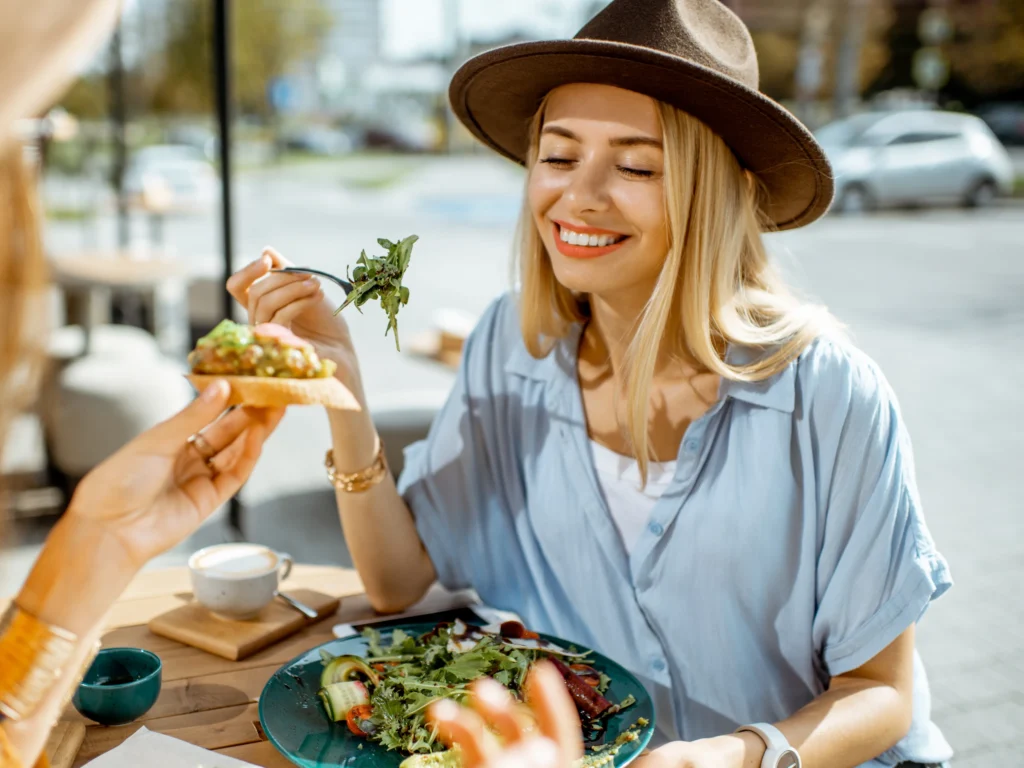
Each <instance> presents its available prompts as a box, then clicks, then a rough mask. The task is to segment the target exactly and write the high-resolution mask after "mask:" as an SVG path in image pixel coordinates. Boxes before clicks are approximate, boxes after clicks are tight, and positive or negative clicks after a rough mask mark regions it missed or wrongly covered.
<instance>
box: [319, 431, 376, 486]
mask: <svg viewBox="0 0 1024 768" xmlns="http://www.w3.org/2000/svg"><path fill="white" fill-rule="evenodd" d="M378 443H379V444H378V447H377V456H376V458H375V459H374V460H373V464H371V465H370V466H368V467H367V468H366V469H361V470H359V471H358V472H352V473H351V474H342V473H340V472H338V471H337V470H336V469H335V468H334V451H333V450H329V451H327V456H326V457H324V466H325V467H327V479H328V480H330V481H331V485H333V486H334V487H335V488H337V489H339V490H342V491H345V492H346V493H362V492H363V491H366V490H369V489H370V488H372V487H373V486H375V485H377V483H379V482H380V481H381V480H383V479H384V478H385V477H387V474H388V461H387V458H386V457H385V456H384V441H383V440H379V441H378Z"/></svg>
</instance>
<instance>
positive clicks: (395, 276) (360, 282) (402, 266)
mask: <svg viewBox="0 0 1024 768" xmlns="http://www.w3.org/2000/svg"><path fill="white" fill-rule="evenodd" d="M417 240H419V236H418V235H410V236H409V237H407V238H405V239H404V240H402V241H400V242H397V243H392V242H391V241H390V240H385V239H384V238H380V239H379V240H377V242H378V243H380V245H381V247H383V248H386V249H387V252H388V253H387V255H386V256H379V257H373V256H367V255H366V251H363V252H362V254H361V255H360V256H359V259H358V260H357V261H356V264H357V266H356V268H355V269H353V270H352V271H351V274H349V273H348V272H346V274H347V275H348V279H349V282H351V283H352V286H353V287H352V292H351V293H349V295H348V296H347V297H346V298H345V302H344V303H343V304H342V305H341V306H340V307H338V308H337V309H336V310H335V311H334V314H338V313H339V312H341V310H343V309H344V308H345V307H347V306H348V305H349V304H355V305H356V309H358V310H359V311H360V312H361V311H362V309H361V307H362V306H363V304H365V303H366V302H368V301H370V300H372V299H379V300H380V307H381V309H383V310H384V311H385V312H386V313H387V316H388V327H387V329H386V330H385V331H384V335H385V336H387V335H388V333H389V332H390V331H391V330H392V329H393V330H394V332H395V349H397V350H398V351H399V352H400V351H401V350H402V348H401V347H400V346H399V344H398V310H399V308H400V307H401V306H402V305H403V304H408V303H409V289H408V288H406V287H405V286H404V285H402V276H403V275H404V274H405V270H406V269H408V267H409V259H410V257H411V256H412V246H413V243H415V242H416V241H417Z"/></svg>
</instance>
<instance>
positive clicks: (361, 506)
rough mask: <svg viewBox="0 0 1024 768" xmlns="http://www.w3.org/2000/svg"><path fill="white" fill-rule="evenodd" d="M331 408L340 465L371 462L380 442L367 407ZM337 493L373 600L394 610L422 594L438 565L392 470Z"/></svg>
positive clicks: (351, 468) (347, 468) (349, 467)
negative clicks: (381, 477) (362, 486)
mask: <svg viewBox="0 0 1024 768" xmlns="http://www.w3.org/2000/svg"><path fill="white" fill-rule="evenodd" d="M329 414H330V423H331V436H332V443H333V449H334V465H335V468H336V470H337V471H338V472H339V473H343V474H348V473H352V472H358V471H360V470H363V469H365V468H366V467H368V466H370V465H371V464H372V463H373V461H374V459H375V457H376V451H377V445H378V442H377V433H376V429H375V428H374V426H373V421H372V419H371V418H370V416H369V413H368V411H367V410H365V409H364V410H363V411H362V412H361V413H356V414H353V413H349V412H345V413H341V412H335V411H331V412H329ZM336 495H337V499H338V511H339V513H340V515H341V525H342V528H343V530H344V532H345V541H346V543H347V544H348V548H349V551H350V552H351V554H352V561H353V562H354V563H355V565H356V568H357V569H358V570H359V575H360V577H362V580H363V584H364V585H365V587H366V594H367V597H369V599H370V603H371V605H373V607H374V608H375V609H377V610H378V611H381V612H383V613H391V612H397V611H401V610H404V609H405V608H407V607H408V606H410V605H412V604H413V603H415V602H416V601H417V600H419V599H420V598H421V597H422V596H423V594H424V593H425V592H426V591H427V589H428V588H429V587H430V585H431V584H432V583H433V582H434V579H435V574H434V566H433V564H432V563H431V562H430V557H429V556H428V555H427V551H426V549H424V547H423V542H422V541H421V540H420V537H419V533H418V532H417V531H416V524H415V522H414V521H413V517H412V513H411V512H410V511H409V507H408V506H407V505H406V503H405V501H404V500H403V499H402V497H401V496H400V495H399V494H398V489H397V488H396V487H395V482H394V480H393V479H392V478H391V477H390V476H388V477H386V478H384V480H382V481H381V482H380V483H378V484H377V485H375V486H374V487H372V488H370V489H368V490H366V491H363V492H361V493H348V492H346V491H342V490H338V491H337V492H336Z"/></svg>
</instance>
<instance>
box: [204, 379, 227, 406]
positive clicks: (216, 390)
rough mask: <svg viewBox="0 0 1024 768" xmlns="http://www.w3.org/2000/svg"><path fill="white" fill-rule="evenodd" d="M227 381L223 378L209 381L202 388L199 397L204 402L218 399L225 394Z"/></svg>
mask: <svg viewBox="0 0 1024 768" xmlns="http://www.w3.org/2000/svg"><path fill="white" fill-rule="evenodd" d="M227 386H228V384H227V382H226V381H224V380H223V379H217V380H216V381H211V382H210V384H209V385H208V386H207V387H206V389H204V390H203V393H202V394H201V395H200V396H199V398H200V399H201V400H203V401H206V402H213V401H214V400H220V399H221V398H222V397H224V395H225V390H226V389H227Z"/></svg>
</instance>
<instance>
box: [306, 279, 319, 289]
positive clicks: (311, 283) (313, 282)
mask: <svg viewBox="0 0 1024 768" xmlns="http://www.w3.org/2000/svg"><path fill="white" fill-rule="evenodd" d="M302 284H303V285H304V286H305V287H306V288H316V287H317V286H318V285H320V281H319V280H317V279H316V278H315V277H311V278H309V280H303V281H302Z"/></svg>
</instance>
